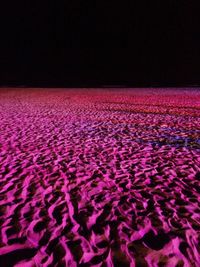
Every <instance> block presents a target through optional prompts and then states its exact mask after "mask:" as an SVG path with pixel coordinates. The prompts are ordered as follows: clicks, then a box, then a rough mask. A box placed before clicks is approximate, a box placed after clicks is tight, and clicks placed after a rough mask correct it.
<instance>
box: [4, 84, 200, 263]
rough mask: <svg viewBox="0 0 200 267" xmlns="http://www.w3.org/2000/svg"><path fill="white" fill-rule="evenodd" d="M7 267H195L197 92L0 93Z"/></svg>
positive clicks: (199, 254) (198, 238)
mask: <svg viewBox="0 0 200 267" xmlns="http://www.w3.org/2000/svg"><path fill="white" fill-rule="evenodd" d="M0 266H1V267H7V266H17V267H19V266H21V267H22V266H27V267H34V266H39V267H40V266H59V267H60V266H69V267H75V266H85V267H86V266H99V267H100V266H102V267H103V266H108V267H111V266H120V267H126V266H133V267H134V266H137V267H144V266H160V267H161V266H168V267H175V266H179V267H180V266H186V267H187V266H197V267H199V266H200V91H198V90H197V89H196V90H195V89H182V90H178V89H30V88H29V89H1V90H0Z"/></svg>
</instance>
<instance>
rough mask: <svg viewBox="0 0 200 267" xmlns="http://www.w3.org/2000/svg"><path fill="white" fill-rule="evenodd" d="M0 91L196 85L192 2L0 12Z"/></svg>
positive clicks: (59, 5) (199, 77)
mask: <svg viewBox="0 0 200 267" xmlns="http://www.w3.org/2000/svg"><path fill="white" fill-rule="evenodd" d="M0 15H1V28H2V30H1V40H0V43H1V44H0V65H1V67H0V68H1V69H0V85H1V86H7V85H8V86H9V85H10V86H66V87H67V86H102V85H118V86H120V85H122V86H188V85H191V86H194V85H200V52H199V50H200V49H199V48H200V23H199V22H200V21H199V17H200V16H199V8H198V6H197V4H196V2H194V1H192V0H191V1H189V0H187V1H186V0H182V1H177V0H168V1H165V0H163V1H161V0H159V1H153V0H152V1H150V0H149V1H143V0H138V1H134V0H132V1H120V2H119V1H113V0H107V1H95V0H84V1H80V0H78V1H77V0H69V1H68V0H65V1H64V0H56V1H46V0H40V1H27V0H26V1H9V0H7V1H6V2H5V3H3V4H1V8H0Z"/></svg>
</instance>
